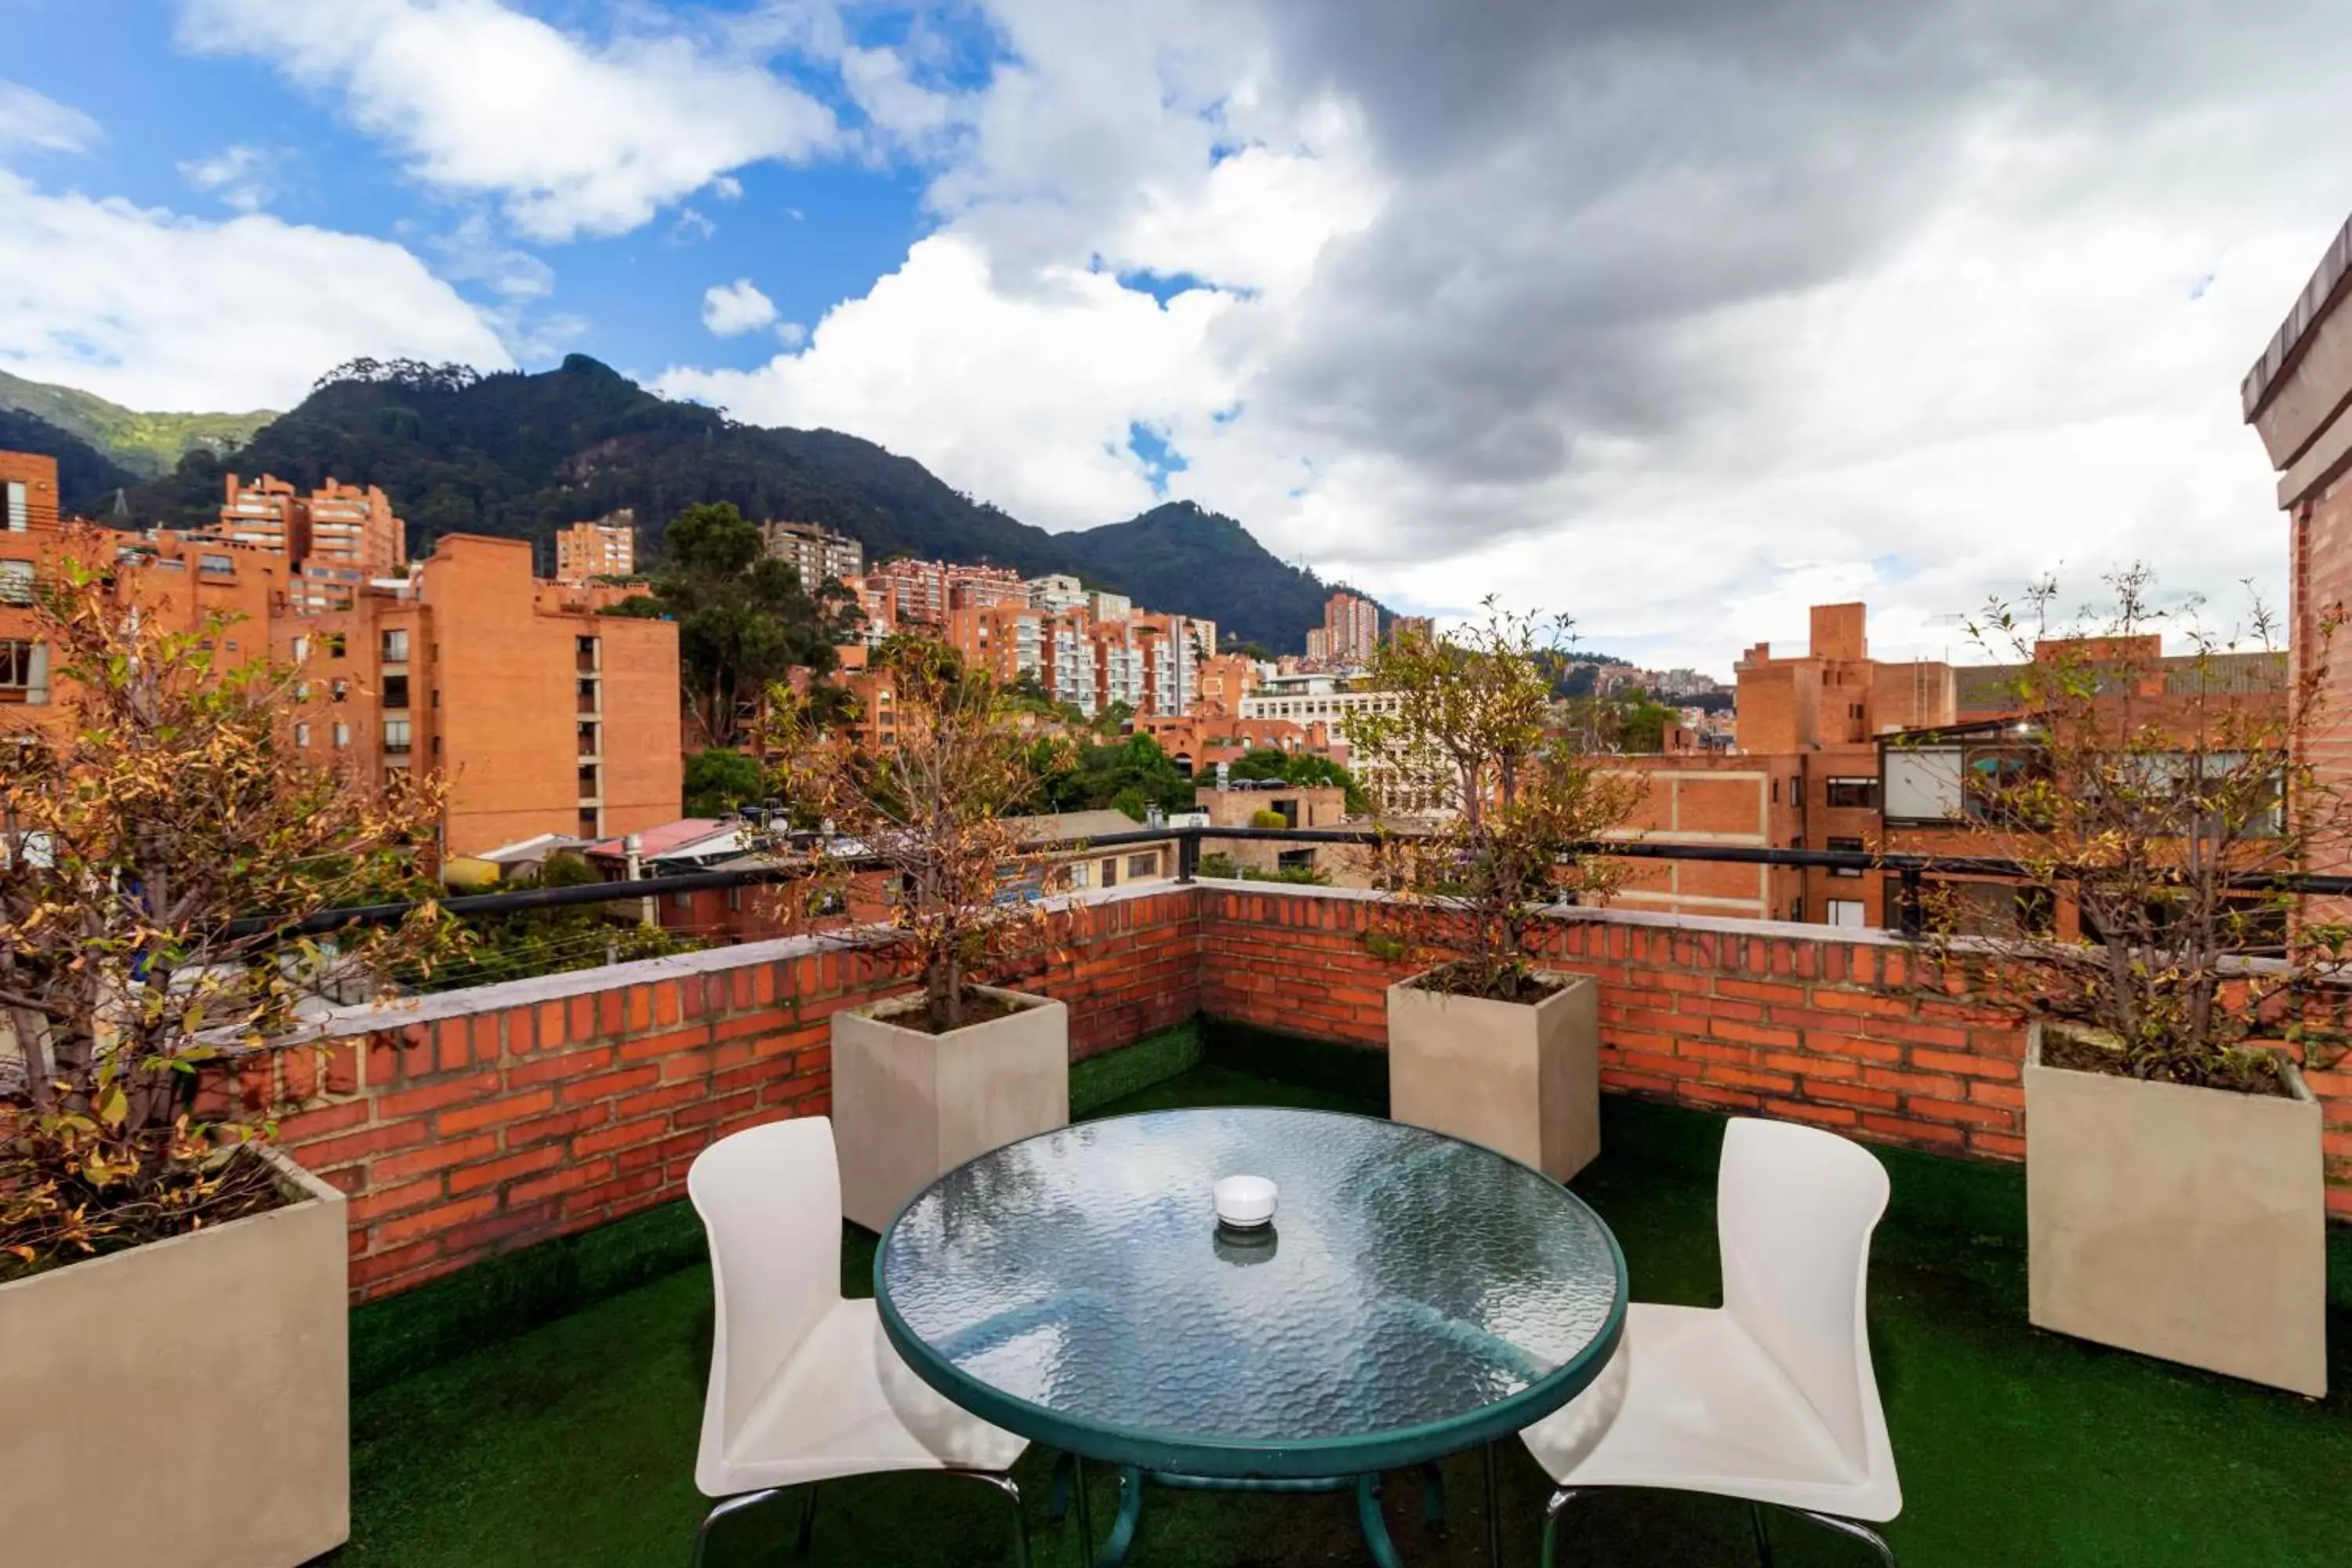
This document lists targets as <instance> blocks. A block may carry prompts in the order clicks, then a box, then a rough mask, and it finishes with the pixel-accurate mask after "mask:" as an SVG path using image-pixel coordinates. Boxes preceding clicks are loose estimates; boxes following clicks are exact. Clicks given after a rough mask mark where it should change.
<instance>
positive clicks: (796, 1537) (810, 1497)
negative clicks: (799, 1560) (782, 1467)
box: [793, 1481, 816, 1557]
mask: <svg viewBox="0 0 2352 1568" xmlns="http://www.w3.org/2000/svg"><path fill="white" fill-rule="evenodd" d="M815 1544H816V1483H815V1482H814V1481H811V1482H810V1483H809V1484H808V1486H807V1487H806V1488H805V1489H804V1490H803V1495H802V1497H801V1527H800V1529H799V1530H797V1531H794V1532H793V1556H795V1557H806V1556H807V1555H808V1554H809V1551H810V1549H811V1548H813V1547H814V1546H815Z"/></svg>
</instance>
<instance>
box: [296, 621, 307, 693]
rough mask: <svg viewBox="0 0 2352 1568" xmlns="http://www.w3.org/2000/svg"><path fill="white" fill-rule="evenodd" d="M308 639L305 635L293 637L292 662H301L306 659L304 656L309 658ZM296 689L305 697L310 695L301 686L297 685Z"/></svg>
mask: <svg viewBox="0 0 2352 1568" xmlns="http://www.w3.org/2000/svg"><path fill="white" fill-rule="evenodd" d="M306 658H310V638H309V637H307V636H306V637H296V638H295V639H294V662H295V663H297V664H299V663H301V662H302V661H303V660H304V659H306ZM297 690H298V691H299V693H300V694H301V695H302V696H305V697H307V696H309V695H310V692H309V691H308V690H304V689H301V688H299V687H298V688H297Z"/></svg>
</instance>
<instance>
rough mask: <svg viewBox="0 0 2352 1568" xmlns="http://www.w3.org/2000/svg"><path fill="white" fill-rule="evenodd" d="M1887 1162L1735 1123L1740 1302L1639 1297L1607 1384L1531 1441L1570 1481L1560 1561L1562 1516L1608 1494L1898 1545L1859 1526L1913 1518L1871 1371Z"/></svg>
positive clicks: (1727, 1224)
mask: <svg viewBox="0 0 2352 1568" xmlns="http://www.w3.org/2000/svg"><path fill="white" fill-rule="evenodd" d="M1886 1193H1887V1183H1886V1171H1885V1167H1883V1166H1882V1165H1880V1164H1879V1163H1878V1162H1877V1160H1876V1159H1874V1157H1873V1156H1872V1155H1871V1154H1870V1153H1869V1152H1868V1151H1866V1150H1864V1148H1863V1147H1862V1146H1861V1145H1860V1144H1857V1143H1853V1142H1848V1141H1847V1140H1845V1139H1843V1138H1840V1137H1838V1136H1836V1135H1835V1134H1834V1133H1830V1132H1823V1131H1820V1130H1818V1129H1816V1128H1811V1127H1801V1126H1797V1125H1795V1124H1792V1123H1790V1122H1784V1121H1751V1120H1746V1119H1740V1120H1735V1121H1733V1122H1732V1123H1731V1124H1730V1126H1729V1128H1728V1129H1727V1131H1726V1132H1725V1134H1724V1140H1723V1161H1722V1164H1721V1166H1720V1168H1719V1170H1718V1171H1717V1179H1716V1235H1717V1245H1718V1247H1720V1248H1721V1251H1722V1254H1723V1302H1724V1304H1723V1306H1722V1307H1721V1308H1719V1309H1716V1310H1704V1309H1699V1308H1694V1307H1658V1306H1652V1305H1649V1304H1647V1303H1645V1302H1640V1301H1637V1302H1634V1303H1633V1306H1632V1308H1631V1309H1630V1310H1629V1311H1628V1312H1627V1315H1626V1320H1625V1337H1624V1339H1623V1341H1622V1343H1621V1344H1620V1345H1619V1347H1618V1351H1617V1353H1616V1355H1615V1356H1614V1357H1613V1358H1612V1360H1611V1362H1610V1364H1609V1366H1608V1368H1607V1369H1606V1370H1605V1371H1604V1372H1603V1373H1601V1377H1600V1378H1599V1380H1598V1381H1596V1382H1595V1383H1594V1384H1593V1385H1592V1386H1591V1388H1589V1389H1587V1390H1585V1392H1584V1393H1583V1394H1580V1395H1578V1396H1577V1398H1576V1399H1575V1400H1574V1401H1573V1402H1572V1403H1570V1405H1567V1406H1566V1407H1565V1408H1563V1409H1561V1410H1560V1411H1559V1413H1558V1414H1556V1415H1550V1416H1549V1417H1547V1418H1545V1419H1544V1420H1543V1421H1541V1422H1539V1423H1538V1424H1537V1425H1536V1426H1530V1427H1529V1428H1528V1429H1527V1430H1526V1431H1525V1432H1523V1433H1521V1434H1520V1436H1521V1438H1522V1439H1523V1440H1524V1441H1525V1442H1526V1443H1527V1446H1528V1451H1529V1452H1531V1453H1532V1454H1534V1455H1535V1458H1536V1462H1537V1463H1538V1464H1540V1465H1541V1466H1543V1468H1544V1469H1545V1471H1546V1472H1547V1473H1549V1475H1550V1476H1551V1478H1552V1479H1553V1480H1554V1481H1555V1482H1556V1483H1558V1485H1559V1490H1558V1491H1556V1492H1554V1493H1553V1494H1552V1497H1551V1501H1550V1503H1549V1505H1548V1506H1547V1507H1546V1509H1545V1510H1544V1527H1543V1563H1544V1568H1550V1565H1551V1563H1552V1554H1553V1551H1554V1547H1555V1544H1556V1536H1557V1534H1558V1531H1559V1516H1560V1510H1562V1509H1564V1508H1566V1507H1567V1506H1568V1504H1569V1503H1570V1500H1573V1499H1574V1498H1575V1497H1576V1496H1577V1494H1578V1493H1580V1492H1582V1491H1586V1490H1589V1489H1593V1488H1596V1487H1664V1488H1670V1489H1676V1490H1682V1491H1696V1492H1712V1493H1715V1494H1717V1495H1718V1496H1723V1497H1735V1498H1745V1499H1746V1500H1748V1503H1749V1505H1750V1510H1751V1519H1752V1522H1753V1524H1754V1528H1755V1531H1756V1545H1757V1551H1758V1552H1759V1555H1760V1556H1761V1557H1762V1558H1763V1559H1764V1561H1765V1562H1766V1563H1768V1564H1769V1563H1770V1561H1771V1545H1770V1542H1769V1538H1768V1537H1767V1536H1766V1534H1765V1531H1764V1513H1763V1510H1764V1508H1765V1507H1766V1506H1768V1505H1769V1506H1771V1507H1775V1508H1780V1509H1785V1510H1789V1511H1790V1512H1792V1513H1798V1514H1801V1515H1803V1516H1804V1517H1806V1518H1808V1519H1811V1520H1813V1521H1816V1522H1818V1523H1820V1524H1822V1525H1825V1526H1827V1527H1828V1528H1830V1529H1832V1530H1834V1531H1839V1532H1841V1533H1843V1534H1845V1535H1850V1536H1853V1538H1855V1539H1856V1540H1859V1541H1863V1542H1867V1543H1869V1544H1870V1545H1871V1546H1872V1547H1874V1548H1875V1549H1876V1551H1877V1552H1878V1555H1879V1557H1880V1558H1881V1559H1882V1560H1883V1561H1884V1562H1885V1563H1887V1564H1888V1565H1889V1568H1893V1564H1894V1562H1895V1553H1894V1551H1893V1550H1892V1549H1891V1548H1890V1547H1888V1545H1887V1544H1886V1542H1885V1541H1884V1540H1883V1539H1881V1538H1880V1536H1879V1535H1878V1533H1877V1532H1876V1531H1873V1530H1871V1529H1869V1528H1867V1527H1866V1526H1865V1525H1864V1524H1862V1523H1860V1522H1858V1521H1864V1520H1867V1521H1872V1522H1874V1523H1876V1522H1884V1521H1886V1520H1890V1519H1893V1518H1894V1517H1895V1515H1896V1514H1897V1513H1899V1512H1901V1511H1902V1510H1903V1492H1902V1489H1901V1487H1900V1486H1899V1485H1898V1484H1897V1483H1896V1481H1895V1452H1894V1449H1893V1448H1892V1447H1890V1446H1889V1445H1888V1443H1887V1439H1886V1418H1885V1412H1884V1411H1883V1410H1882V1409H1881V1408H1880V1406H1879V1403H1878V1381H1877V1379H1876V1377H1875V1376H1874V1374H1873V1373H1872V1372H1871V1368H1870V1337H1869V1334H1868V1332H1867V1331H1866V1330H1865V1328H1864V1319H1863V1306H1864V1302H1863V1298H1864V1289H1865V1286H1866V1283H1867V1279H1868V1275H1869V1269H1870V1235H1871V1232H1872V1231H1873V1230H1874V1229H1875V1228H1876V1227H1877V1225H1878V1219H1879V1216H1880V1215H1882V1214H1884V1213H1885V1210H1886Z"/></svg>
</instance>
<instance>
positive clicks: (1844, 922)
mask: <svg viewBox="0 0 2352 1568" xmlns="http://www.w3.org/2000/svg"><path fill="white" fill-rule="evenodd" d="M1829 910H1830V924H1832V925H1833V926H1859V925H1860V924H1862V900H1860V899H1832V900H1830V902H1829Z"/></svg>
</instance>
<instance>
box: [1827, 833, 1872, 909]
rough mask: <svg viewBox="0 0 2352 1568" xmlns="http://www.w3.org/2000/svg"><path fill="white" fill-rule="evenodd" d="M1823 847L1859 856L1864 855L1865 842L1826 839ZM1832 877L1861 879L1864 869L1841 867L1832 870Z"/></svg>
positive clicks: (1853, 839)
mask: <svg viewBox="0 0 2352 1568" xmlns="http://www.w3.org/2000/svg"><path fill="white" fill-rule="evenodd" d="M1822 847H1824V848H1827V849H1836V850H1840V851H1843V853H1845V854H1848V855H1859V854H1862V853H1863V842H1862V840H1861V839H1859V838H1824V839H1822ZM1830 875H1831V876H1832V877H1859V876H1861V875H1862V868H1860V867H1858V866H1839V867H1836V868H1832V870H1831V872H1830ZM1831 923H1832V924H1835V923H1836V922H1835V921H1832V922H1831Z"/></svg>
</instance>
